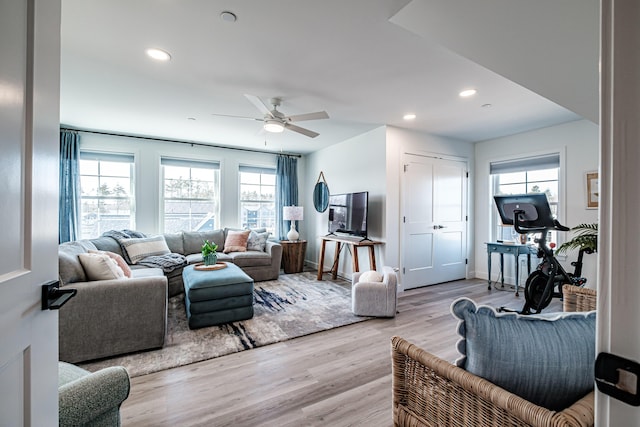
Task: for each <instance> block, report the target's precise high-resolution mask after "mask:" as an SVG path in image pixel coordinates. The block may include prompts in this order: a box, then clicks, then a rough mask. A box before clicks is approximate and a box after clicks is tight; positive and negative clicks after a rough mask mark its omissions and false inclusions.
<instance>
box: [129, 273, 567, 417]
mask: <svg viewBox="0 0 640 427" xmlns="http://www.w3.org/2000/svg"><path fill="white" fill-rule="evenodd" d="M523 294H524V292H520V297H518V298H516V297H515V295H514V293H513V291H511V292H507V291H500V290H492V291H488V290H487V285H486V282H485V281H483V280H464V281H456V282H450V283H445V284H441V285H435V286H429V287H425V288H420V289H414V290H410V291H407V292H404V293H403V294H401V296H400V298H399V305H398V311H399V313H398V315H397V316H396V317H395V318H394V319H374V320H369V321H366V322H361V323H357V324H354V325H350V326H344V327H341V328H337V329H333V330H330V331H324V332H320V333H317V334H312V335H309V336H306V337H301V338H296V339H293V340H290V341H286V342H281V343H277V344H272V345H268V346H265V347H260V348H256V349H253V350H249V351H243V352H240V353H235V354H231V355H228V356H224V357H219V358H217V359H212V360H209V361H204V362H200V363H196V364H193V365H188V366H184V367H180V368H175V369H170V370H166V371H162V372H157V373H154V374H150V375H145V376H142V377H137V378H133V379H132V381H131V385H132V387H131V394H130V396H129V398H128V399H127V400H126V401H125V403H124V405H123V406H122V409H121V414H122V421H123V425H124V426H292V427H293V426H296V427H298V426H367V427H371V426H390V425H392V421H391V357H390V340H391V337H392V336H394V335H399V336H402V337H404V338H405V339H407V340H409V341H411V342H413V343H415V344H417V345H419V346H420V347H422V348H424V349H426V350H427V351H429V352H431V353H433V354H435V355H437V356H440V357H442V358H444V359H446V360H450V361H453V360H455V359H456V357H457V356H458V354H457V351H456V350H455V342H456V341H457V335H456V333H455V326H456V321H455V319H454V318H453V316H452V315H451V314H450V312H449V306H450V304H451V302H452V301H453V300H454V299H456V298H458V297H460V296H466V297H469V298H471V299H472V300H474V301H476V302H478V303H487V304H490V305H493V306H494V307H500V306H507V307H510V308H514V309H520V308H522V305H523V302H524V296H523ZM560 310H561V302H560V301H559V300H558V299H554V300H553V302H552V304H551V306H550V307H549V308H547V309H545V312H546V311H560Z"/></svg>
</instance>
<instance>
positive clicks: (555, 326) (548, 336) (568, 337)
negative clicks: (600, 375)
mask: <svg viewBox="0 0 640 427" xmlns="http://www.w3.org/2000/svg"><path fill="white" fill-rule="evenodd" d="M451 312H452V313H453V315H454V317H456V318H458V319H459V323H458V334H459V335H460V336H461V339H460V341H458V344H457V348H458V351H459V352H460V353H461V354H462V357H461V358H460V359H458V360H457V361H456V364H457V365H458V366H460V367H462V368H464V369H466V370H467V371H469V372H471V373H473V374H475V375H477V376H479V377H482V378H485V379H486V380H488V381H491V382H492V383H494V384H496V385H498V386H499V387H502V388H504V389H505V390H507V391H510V392H512V393H514V394H517V395H518V396H520V397H522V398H524V399H526V400H528V401H530V402H532V403H535V404H536V405H540V406H543V407H545V408H548V409H551V410H562V409H564V408H566V407H568V406H570V405H571V404H572V403H573V402H575V401H576V400H578V399H580V398H582V397H583V396H585V395H586V394H587V393H589V392H590V391H591V390H592V389H593V384H594V374H593V369H594V363H595V323H596V322H595V321H596V313H595V312H587V313H548V314H537V315H528V316H523V315H520V314H517V313H498V312H497V311H496V310H495V309H494V308H492V307H489V306H482V305H481V306H476V305H475V303H474V302H473V301H471V300H470V299H468V298H460V299H458V300H456V301H454V302H453V303H452V305H451Z"/></svg>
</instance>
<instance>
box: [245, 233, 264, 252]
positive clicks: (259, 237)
mask: <svg viewBox="0 0 640 427" xmlns="http://www.w3.org/2000/svg"><path fill="white" fill-rule="evenodd" d="M269 234H270V233H269V232H268V231H264V232H260V233H258V232H256V231H253V230H251V232H250V233H249V239H248V240H247V250H248V251H260V252H264V249H265V248H266V247H267V239H268V238H269Z"/></svg>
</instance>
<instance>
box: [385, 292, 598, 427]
mask: <svg viewBox="0 0 640 427" xmlns="http://www.w3.org/2000/svg"><path fill="white" fill-rule="evenodd" d="M563 292H564V310H565V311H591V310H595V300H596V292H595V291H593V290H591V289H584V288H579V287H576V286H568V285H565V286H563ZM391 356H392V367H393V423H394V426H410V427H419V426H428V427H440V426H452V427H453V426H455V427H457V426H468V427H479V426H580V427H588V426H593V425H594V406H593V399H594V392H591V393H589V394H587V395H586V396H584V397H583V398H581V399H580V400H578V401H577V402H575V403H574V404H573V405H571V406H570V407H568V408H565V409H564V410H562V411H560V412H556V411H550V410H548V409H546V408H543V407H541V406H538V405H535V404H533V403H531V402H529V401H527V400H525V399H523V398H521V397H519V396H517V395H515V394H513V393H510V392H508V391H506V390H504V389H503V388H501V387H498V386H497V385H495V384H493V383H491V382H489V381H487V380H485V379H483V378H480V377H478V376H476V375H474V374H472V373H470V372H467V371H465V370H464V369H462V368H459V367H457V366H455V365H452V364H451V363H449V362H447V361H445V360H442V359H440V358H439V357H436V356H434V355H432V354H430V353H428V352H426V351H424V350H422V349H421V348H419V347H417V346H416V345H414V344H411V343H409V342H407V341H406V340H404V339H403V338H400V337H393V338H392V340H391Z"/></svg>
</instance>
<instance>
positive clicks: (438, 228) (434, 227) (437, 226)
mask: <svg viewBox="0 0 640 427" xmlns="http://www.w3.org/2000/svg"><path fill="white" fill-rule="evenodd" d="M441 228H445V226H444V225H434V226H433V229H434V230H440V229H441Z"/></svg>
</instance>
